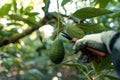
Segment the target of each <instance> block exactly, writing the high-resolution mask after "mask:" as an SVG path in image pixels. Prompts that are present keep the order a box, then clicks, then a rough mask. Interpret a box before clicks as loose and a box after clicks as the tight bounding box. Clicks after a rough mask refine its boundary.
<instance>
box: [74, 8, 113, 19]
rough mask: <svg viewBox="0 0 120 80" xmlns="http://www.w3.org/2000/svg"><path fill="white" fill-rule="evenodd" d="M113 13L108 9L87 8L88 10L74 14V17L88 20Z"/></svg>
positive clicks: (81, 10)
mask: <svg viewBox="0 0 120 80" xmlns="http://www.w3.org/2000/svg"><path fill="white" fill-rule="evenodd" d="M111 13H113V12H112V11H110V10H107V9H102V8H94V7H86V8H82V9H80V10H77V11H76V12H75V13H73V16H75V17H77V18H80V19H88V18H93V17H97V16H102V15H106V14H111Z"/></svg>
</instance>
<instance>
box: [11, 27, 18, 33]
mask: <svg viewBox="0 0 120 80" xmlns="http://www.w3.org/2000/svg"><path fill="white" fill-rule="evenodd" d="M10 32H11V33H18V30H17V28H12V29H11V30H10Z"/></svg>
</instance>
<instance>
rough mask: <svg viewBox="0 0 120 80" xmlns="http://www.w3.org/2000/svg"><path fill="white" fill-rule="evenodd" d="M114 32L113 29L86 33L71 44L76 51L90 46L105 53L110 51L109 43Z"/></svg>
mask: <svg viewBox="0 0 120 80" xmlns="http://www.w3.org/2000/svg"><path fill="white" fill-rule="evenodd" d="M115 33H116V32H115V31H104V32H101V33H96V34H89V35H86V36H84V37H83V38H81V39H78V40H77V41H76V43H75V44H74V46H73V50H74V51H75V53H77V52H78V51H80V50H82V49H85V48H86V47H90V48H93V49H96V50H99V51H103V52H105V53H111V50H110V47H109V43H110V40H111V38H112V37H113V35H115ZM83 54H84V53H83Z"/></svg>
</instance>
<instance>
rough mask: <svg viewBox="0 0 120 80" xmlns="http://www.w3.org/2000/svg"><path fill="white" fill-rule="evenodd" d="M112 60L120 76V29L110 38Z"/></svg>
mask: <svg viewBox="0 0 120 80" xmlns="http://www.w3.org/2000/svg"><path fill="white" fill-rule="evenodd" d="M109 46H110V50H111V60H112V62H113V64H114V67H115V70H116V72H117V74H118V76H119V77H120V31H119V32H117V33H116V34H115V35H114V36H113V37H112V39H111V40H110V45H109Z"/></svg>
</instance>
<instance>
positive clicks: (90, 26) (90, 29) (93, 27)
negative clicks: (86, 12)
mask: <svg viewBox="0 0 120 80" xmlns="http://www.w3.org/2000/svg"><path fill="white" fill-rule="evenodd" d="M76 26H78V27H79V28H80V29H82V30H83V31H84V32H85V33H86V34H87V33H99V32H102V31H105V30H108V29H107V28H106V27H104V26H100V25H98V24H95V23H80V24H77V25H76Z"/></svg>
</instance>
